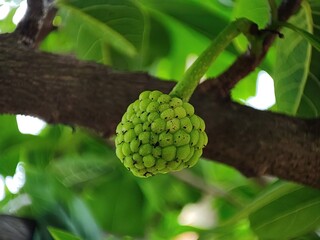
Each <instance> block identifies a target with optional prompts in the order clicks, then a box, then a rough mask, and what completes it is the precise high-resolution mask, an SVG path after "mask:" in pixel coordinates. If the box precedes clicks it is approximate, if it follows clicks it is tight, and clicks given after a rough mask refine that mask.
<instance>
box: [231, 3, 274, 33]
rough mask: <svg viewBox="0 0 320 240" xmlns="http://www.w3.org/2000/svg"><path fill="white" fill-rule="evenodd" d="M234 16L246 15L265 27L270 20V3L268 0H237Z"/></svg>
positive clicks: (261, 26) (260, 26)
mask: <svg viewBox="0 0 320 240" xmlns="http://www.w3.org/2000/svg"><path fill="white" fill-rule="evenodd" d="M233 17H234V18H241V17H245V18H248V19H250V20H251V21H253V22H254V23H256V24H258V26H259V28H264V27H265V26H266V25H267V23H268V22H269V21H270V5H269V1H268V0H259V1H251V0H237V1H235V5H234V9H233Z"/></svg>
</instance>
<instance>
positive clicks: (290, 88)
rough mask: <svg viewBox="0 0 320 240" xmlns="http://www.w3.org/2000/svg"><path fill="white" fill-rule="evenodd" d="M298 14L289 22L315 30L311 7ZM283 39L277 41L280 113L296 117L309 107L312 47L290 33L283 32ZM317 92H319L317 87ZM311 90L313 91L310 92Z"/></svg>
mask: <svg viewBox="0 0 320 240" xmlns="http://www.w3.org/2000/svg"><path fill="white" fill-rule="evenodd" d="M303 6H304V7H303V8H301V9H300V11H299V13H298V14H296V15H295V16H293V17H292V18H291V19H290V23H291V24H293V25H296V26H297V27H299V28H302V29H307V30H308V31H312V27H313V26H312V17H311V12H310V8H309V6H308V4H307V3H306V2H305V4H304V5H303ZM283 34H284V39H280V40H278V42H277V56H276V65H275V69H274V72H273V79H274V82H275V95H276V102H277V103H276V106H277V110H278V111H281V112H285V113H287V114H291V115H295V114H297V113H298V110H299V108H300V106H301V105H308V100H309V99H310V93H312V92H309V90H307V89H306V86H307V83H308V82H309V81H315V80H317V79H312V78H310V77H309V69H310V63H311V45H310V44H309V43H308V42H307V41H306V40H305V39H304V38H303V37H301V36H300V35H298V34H296V33H295V32H292V31H291V30H288V29H284V30H283ZM314 87H315V89H313V90H314V91H319V90H320V85H319V86H314ZM311 90H312V89H311Z"/></svg>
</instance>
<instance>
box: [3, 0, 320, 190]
mask: <svg viewBox="0 0 320 240" xmlns="http://www.w3.org/2000/svg"><path fill="white" fill-rule="evenodd" d="M289 2H291V3H292V2H295V3H297V2H298V1H293V0H292V1H285V3H287V4H289ZM289 5H290V4H289ZM289 5H288V6H289ZM290 6H291V5H290ZM295 6H296V5H295ZM292 9H293V8H292ZM289 15H290V14H289ZM289 15H288V16H289ZM11 36H12V35H4V36H0V53H1V54H0V72H1V74H0V112H1V113H9V114H28V115H33V116H38V117H40V118H42V119H44V120H46V121H47V122H50V123H62V124H68V125H78V126H82V127H86V128H90V129H93V130H95V131H97V132H100V133H103V134H104V135H105V136H111V135H112V134H113V133H114V130H115V126H116V125H117V123H118V121H119V120H120V118H121V115H122V113H123V112H124V110H125V109H126V107H127V106H128V104H129V103H131V102H132V101H134V100H135V99H136V98H137V96H138V94H139V93H140V92H141V91H143V90H146V89H158V90H161V91H163V92H169V91H170V90H171V88H172V87H173V85H174V83H173V82H164V81H160V80H159V79H156V78H153V77H151V76H149V75H147V74H144V73H127V72H115V71H112V70H111V69H110V68H108V67H105V66H102V65H98V64H95V63H88V62H81V61H78V60H75V59H73V58H69V57H63V56H57V55H53V54H47V53H40V52H36V51H34V50H32V49H30V48H25V47H23V46H21V45H19V44H17V42H16V41H11V40H12V38H11V39H10V37H11ZM270 44H271V43H270ZM266 46H267V45H266ZM265 51H267V49H266V50H265ZM259 61H261V59H260V58H258V59H257V58H256V57H255V56H251V57H250V55H248V56H247V55H243V56H241V57H240V58H239V60H237V61H236V62H235V63H234V64H233V65H232V67H231V68H230V69H229V70H228V71H227V72H226V73H224V74H223V75H222V76H224V77H221V76H220V79H219V81H218V82H217V81H214V82H211V81H207V82H205V83H203V84H202V85H200V87H199V88H198V89H197V91H196V92H195V94H194V96H193V98H192V99H191V102H192V103H193V104H194V106H195V108H196V109H197V113H198V114H199V115H200V116H202V117H203V118H204V119H205V121H206V125H207V130H206V131H207V133H208V136H209V144H208V146H207V148H206V149H205V151H204V156H205V157H206V158H208V159H212V160H216V161H220V162H222V163H225V164H228V165H230V166H233V167H235V168H237V169H238V170H239V171H241V172H242V173H244V174H245V175H247V176H261V175H273V176H277V177H280V178H282V179H287V180H291V181H295V182H298V183H303V184H306V185H309V186H313V187H317V188H320V157H319V156H320V121H319V120H303V119H296V118H291V117H288V116H284V115H280V114H275V113H271V112H263V111H258V110H254V109H251V108H248V107H245V106H241V105H238V104H235V103H232V102H230V101H227V100H225V99H223V98H221V93H220V91H219V90H218V89H219V87H218V84H220V80H221V81H222V82H223V83H228V82H229V81H230V80H228V79H234V78H235V79H237V78H242V77H243V76H245V75H246V74H248V73H249V71H251V70H252V69H253V68H254V67H255V66H256V64H258V63H259ZM224 79H225V80H224ZM220 87H221V85H220ZM228 88H229V87H228Z"/></svg>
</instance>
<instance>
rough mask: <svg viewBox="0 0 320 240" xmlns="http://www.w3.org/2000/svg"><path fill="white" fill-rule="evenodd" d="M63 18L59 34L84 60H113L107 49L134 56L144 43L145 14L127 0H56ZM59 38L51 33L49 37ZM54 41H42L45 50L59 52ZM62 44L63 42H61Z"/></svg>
mask: <svg viewBox="0 0 320 240" xmlns="http://www.w3.org/2000/svg"><path fill="white" fill-rule="evenodd" d="M58 6H59V10H60V11H59V16H60V17H61V18H62V20H61V22H62V23H61V26H60V28H59V29H58V32H56V33H53V35H54V34H55V35H57V33H58V35H59V36H60V35H61V37H62V38H64V39H65V40H67V41H66V42H67V43H68V42H73V44H72V45H70V46H69V48H70V49H69V50H72V51H73V52H74V53H76V55H77V56H78V57H79V58H81V59H85V60H94V61H97V62H100V63H104V64H112V57H111V56H110V54H111V53H110V51H113V50H115V51H116V52H118V53H120V54H123V56H124V57H125V58H129V59H130V58H133V57H134V56H136V55H137V54H138V53H140V54H141V52H142V51H143V48H144V47H145V45H146V42H145V39H146V36H145V35H146V34H148V31H146V28H145V16H144V14H143V13H142V11H141V10H140V8H139V7H138V6H137V5H135V4H134V3H133V2H132V1H130V0H117V1H115V0H93V1H84V0H74V1H67V0H66V1H60V2H59V5H58ZM53 38H54V39H55V41H59V38H57V37H52V36H50V37H49V38H48V39H49V41H50V40H51V41H52V40H53ZM55 41H53V42H51V44H50V42H48V41H45V43H44V45H43V46H42V47H43V49H44V50H47V51H55V52H61V50H59V47H58V48H57V46H55ZM61 48H64V46H61Z"/></svg>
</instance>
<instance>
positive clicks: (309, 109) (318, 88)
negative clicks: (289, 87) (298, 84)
mask: <svg viewBox="0 0 320 240" xmlns="http://www.w3.org/2000/svg"><path fill="white" fill-rule="evenodd" d="M303 3H304V4H307V3H306V1H304V2H303ZM309 3H310V6H311V10H312V22H313V33H314V35H315V36H320V29H319V28H317V27H316V26H319V25H320V14H319V12H320V5H319V1H317V0H310V1H309ZM311 55H312V56H311V62H310V68H309V73H308V79H307V82H306V85H305V90H304V94H303V96H302V99H301V103H300V106H299V108H298V112H297V115H298V116H302V117H308V118H315V117H319V116H320V98H319V92H320V68H319V59H320V52H319V51H318V50H316V49H315V48H312V54H311Z"/></svg>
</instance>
